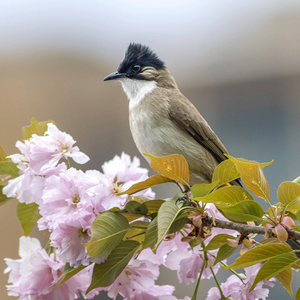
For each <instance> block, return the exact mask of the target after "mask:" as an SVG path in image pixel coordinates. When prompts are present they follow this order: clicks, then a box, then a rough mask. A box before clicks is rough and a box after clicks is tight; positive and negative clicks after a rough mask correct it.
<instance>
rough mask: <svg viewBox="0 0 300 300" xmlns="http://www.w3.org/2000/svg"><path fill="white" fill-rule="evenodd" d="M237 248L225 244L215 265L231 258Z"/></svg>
mask: <svg viewBox="0 0 300 300" xmlns="http://www.w3.org/2000/svg"><path fill="white" fill-rule="evenodd" d="M237 248H238V247H231V246H229V245H228V244H224V245H223V246H222V247H220V249H219V251H218V254H217V257H216V260H215V262H214V265H216V264H217V263H219V262H221V261H223V260H224V259H226V258H228V257H229V256H231V255H232V254H233V253H234V252H235V250H236V249H237Z"/></svg>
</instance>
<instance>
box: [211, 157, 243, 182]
mask: <svg viewBox="0 0 300 300" xmlns="http://www.w3.org/2000/svg"><path fill="white" fill-rule="evenodd" d="M239 177H240V173H239V172H238V170H237V169H236V166H235V164H234V163H233V161H232V160H230V159H226V160H224V161H222V162H221V163H219V164H218V165H217V167H216V168H215V170H214V174H213V178H212V182H218V185H217V186H218V187H219V186H221V185H223V184H225V183H227V182H231V181H233V180H235V179H238V178H239Z"/></svg>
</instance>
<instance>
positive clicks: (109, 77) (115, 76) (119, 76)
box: [103, 72, 127, 81]
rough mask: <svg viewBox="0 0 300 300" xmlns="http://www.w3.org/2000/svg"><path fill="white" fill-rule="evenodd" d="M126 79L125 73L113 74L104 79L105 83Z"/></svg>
mask: <svg viewBox="0 0 300 300" xmlns="http://www.w3.org/2000/svg"><path fill="white" fill-rule="evenodd" d="M125 77H127V76H126V74H125V73H119V72H113V73H111V74H109V75H107V76H106V77H105V78H104V79H103V81H108V80H115V79H119V78H125Z"/></svg>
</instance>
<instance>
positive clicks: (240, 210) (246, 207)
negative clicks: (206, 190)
mask: <svg viewBox="0 0 300 300" xmlns="http://www.w3.org/2000/svg"><path fill="white" fill-rule="evenodd" d="M221 209H222V211H223V213H224V215H225V217H226V218H228V219H230V220H233V221H237V222H248V221H257V220H260V219H261V218H262V216H263V215H264V210H263V209H262V207H261V206H260V204H259V203H257V202H255V201H251V200H250V201H242V202H240V203H238V204H236V205H234V206H230V207H226V208H225V207H224V208H221Z"/></svg>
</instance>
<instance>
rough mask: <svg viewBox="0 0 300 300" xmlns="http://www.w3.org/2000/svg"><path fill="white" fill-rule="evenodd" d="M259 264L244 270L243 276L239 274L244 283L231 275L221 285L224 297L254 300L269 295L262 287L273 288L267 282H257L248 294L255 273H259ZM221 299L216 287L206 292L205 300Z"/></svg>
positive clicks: (236, 299)
mask: <svg viewBox="0 0 300 300" xmlns="http://www.w3.org/2000/svg"><path fill="white" fill-rule="evenodd" d="M260 267H261V264H256V265H253V266H251V267H248V268H245V274H239V275H240V276H241V277H244V278H245V279H244V283H245V284H243V283H242V282H241V280H240V279H239V278H238V277H237V276H236V275H231V276H230V277H228V278H227V280H226V282H224V283H221V289H222V292H223V294H224V296H225V297H229V296H230V299H232V300H256V299H263V300H265V299H266V297H268V295H269V289H268V288H264V287H263V285H268V286H270V287H273V286H274V284H273V283H271V282H270V281H269V280H264V281H261V282H259V283H258V284H257V285H256V287H255V288H254V290H252V291H251V292H249V289H250V287H251V286H252V284H253V282H254V279H255V277H256V274H257V272H258V271H259V269H260ZM220 297H221V295H220V291H219V290H218V288H217V287H213V288H211V289H210V290H209V291H208V295H207V298H206V300H219V299H220Z"/></svg>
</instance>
